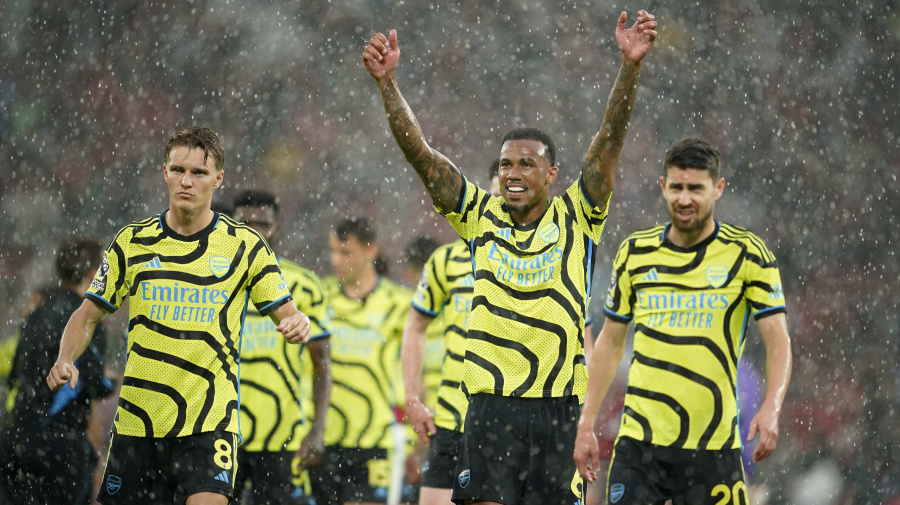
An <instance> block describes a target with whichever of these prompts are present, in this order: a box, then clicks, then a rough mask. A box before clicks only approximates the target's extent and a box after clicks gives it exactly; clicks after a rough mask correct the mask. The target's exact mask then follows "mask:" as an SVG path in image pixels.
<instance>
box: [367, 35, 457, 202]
mask: <svg viewBox="0 0 900 505" xmlns="http://www.w3.org/2000/svg"><path fill="white" fill-rule="evenodd" d="M389 35H390V40H388V38H387V37H385V36H384V35H382V34H380V33H378V34H376V35H375V36H374V37H372V40H371V41H370V42H369V45H368V46H367V47H366V50H365V52H364V53H363V64H364V65H365V67H366V70H368V71H369V74H371V75H372V77H374V78H375V82H377V83H378V91H379V92H380V93H381V101H382V103H383V104H384V111H385V113H386V114H387V120H388V125H390V128H391V133H392V134H393V136H394V140H396V141H397V145H398V146H399V147H400V150H401V151H402V152H403V156H404V157H405V158H406V161H407V162H409V164H410V165H412V167H413V168H414V169H415V171H416V173H417V174H419V178H420V179H422V182H423V183H424V184H425V190H426V191H427V192H428V194H429V195H430V196H431V200H432V201H433V202H434V203H435V205H437V207H438V208H439V209H441V210H444V211H452V210H455V208H456V205H457V203H458V200H459V194H460V191H461V189H462V184H463V178H462V174H460V172H459V169H458V168H456V166H455V165H453V163H451V162H450V160H448V159H447V158H446V157H445V156H444V155H443V154H441V153H439V152H438V151H436V150H434V149H432V148H431V147H429V145H428V142H426V141H425V135H424V134H423V133H422V128H421V127H420V126H419V122H418V121H416V116H415V115H414V114H413V112H412V109H410V107H409V104H408V103H406V100H404V99H403V95H402V94H401V93H400V88H399V87H398V86H397V79H396V77H395V75H394V70H395V69H396V68H397V62H398V61H399V58H400V47H399V45H398V44H397V32H396V31H395V30H391V32H390V34H389Z"/></svg>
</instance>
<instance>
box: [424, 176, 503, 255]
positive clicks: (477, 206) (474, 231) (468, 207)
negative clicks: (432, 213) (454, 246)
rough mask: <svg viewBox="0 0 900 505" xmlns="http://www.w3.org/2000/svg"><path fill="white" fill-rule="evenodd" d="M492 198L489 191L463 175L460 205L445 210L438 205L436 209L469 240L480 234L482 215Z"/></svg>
mask: <svg viewBox="0 0 900 505" xmlns="http://www.w3.org/2000/svg"><path fill="white" fill-rule="evenodd" d="M490 198H491V195H490V194H488V192H487V191H485V190H483V189H481V188H479V187H478V186H476V185H474V184H472V183H471V182H469V180H468V179H466V178H465V177H463V189H462V193H461V195H460V198H459V205H458V207H457V208H456V209H453V210H452V211H445V210H444V209H440V208H438V207H437V206H435V209H436V210H437V211H438V212H440V213H441V214H443V215H444V216H445V217H446V218H447V221H449V222H450V226H452V227H453V229H454V230H456V233H458V234H459V236H460V237H462V239H463V240H466V241H469V240H471V239H473V238H475V237H477V236H478V235H479V222H480V217H481V214H482V213H483V212H484V208H485V204H486V203H487V200H489V199H490Z"/></svg>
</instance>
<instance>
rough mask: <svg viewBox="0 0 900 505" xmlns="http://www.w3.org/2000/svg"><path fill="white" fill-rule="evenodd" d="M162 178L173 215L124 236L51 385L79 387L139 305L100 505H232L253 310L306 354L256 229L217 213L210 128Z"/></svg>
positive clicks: (218, 156)
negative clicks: (83, 361) (84, 361)
mask: <svg viewBox="0 0 900 505" xmlns="http://www.w3.org/2000/svg"><path fill="white" fill-rule="evenodd" d="M164 159H165V164H164V165H163V169H162V175H163V179H164V180H165V181H166V185H167V186H168V191H169V209H168V210H165V211H163V212H161V213H160V214H159V215H158V216H154V217H151V218H148V219H144V220H142V221H137V222H135V223H132V224H130V225H128V226H126V227H125V228H122V229H121V230H120V231H119V233H118V234H116V237H115V238H114V239H113V241H112V243H111V244H110V245H109V247H108V248H107V250H106V254H105V256H104V258H103V261H102V263H101V264H100V268H99V270H98V271H97V274H96V276H95V277H94V280H93V281H92V283H91V285H90V288H89V289H88V292H87V294H86V295H85V300H84V302H83V303H82V304H81V306H80V307H79V308H78V309H77V310H75V312H74V313H73V314H72V316H71V318H69V322H68V324H67V325H66V328H65V331H64V333H63V336H62V341H61V343H60V346H59V356H58V357H57V359H56V363H55V364H54V365H53V367H52V369H51V370H50V373H49V375H48V377H47V384H48V385H49V386H50V389H51V390H53V391H56V390H58V389H59V388H61V387H62V386H63V385H65V384H67V383H68V384H69V386H70V387H71V388H72V389H73V390H74V389H75V388H76V387H77V386H78V379H79V370H78V368H77V367H76V366H75V365H74V362H75V360H76V359H78V357H79V356H81V354H82V353H83V352H84V351H85V349H87V348H88V345H89V344H90V342H91V335H92V334H93V332H94V328H95V327H96V325H97V323H98V322H99V321H100V320H101V319H102V318H103V317H104V316H105V315H106V314H107V313H110V312H113V311H115V310H116V309H118V308H119V306H120V305H121V304H122V303H123V302H124V301H125V298H126V297H128V298H129V317H130V321H129V325H128V326H129V332H128V348H127V355H126V367H125V377H124V380H123V384H122V390H121V394H120V396H119V406H118V410H117V412H116V421H115V424H114V425H113V430H112V437H111V440H110V448H109V454H108V456H107V464H106V471H105V474H104V477H103V483H102V484H101V491H100V495H99V496H98V501H100V502H101V503H104V504H110V503H171V502H172V501H173V500H174V496H175V495H176V493H179V494H183V495H184V496H186V497H187V500H186V503H187V504H188V505H198V504H222V505H224V504H225V503H227V502H228V498H229V497H230V496H232V494H233V492H234V473H235V471H236V465H235V459H236V450H237V433H238V353H239V345H240V342H239V340H238V338H239V336H240V329H241V324H242V322H243V312H244V308H245V306H246V302H247V301H248V298H249V300H252V301H253V303H254V305H256V307H257V309H258V310H259V312H260V313H261V314H266V315H269V317H271V318H272V320H273V321H274V322H275V324H276V325H277V327H276V330H278V331H280V332H281V333H282V334H283V336H284V338H285V339H286V340H287V341H289V342H292V343H302V342H305V341H306V340H307V338H308V337H309V319H308V318H307V317H306V316H305V315H304V314H302V313H301V312H299V311H297V308H296V307H294V305H293V304H292V303H288V302H290V301H291V295H290V292H289V291H288V286H287V285H286V284H285V282H284V279H283V278H282V277H281V272H280V271H279V269H278V264H277V263H276V261H275V255H274V254H273V253H272V251H271V249H269V247H268V245H267V244H266V242H265V240H263V239H262V237H260V236H259V234H258V233H256V232H255V231H254V230H252V229H251V228H249V227H247V226H245V225H243V224H241V223H238V222H236V221H234V220H232V219H231V218H229V217H227V216H223V215H221V214H217V213H215V212H213V211H212V210H211V209H210V204H211V202H212V195H213V191H214V190H215V189H216V188H218V187H219V186H221V184H222V181H223V179H224V177H225V171H224V168H223V167H224V162H225V153H224V149H223V148H222V143H221V141H220V140H219V138H218V136H217V135H216V134H215V133H213V132H212V131H210V130H209V129H208V128H190V129H186V130H182V131H179V132H177V133H175V134H174V135H173V136H172V137H171V138H170V139H169V142H168V144H167V145H166V149H165V156H164Z"/></svg>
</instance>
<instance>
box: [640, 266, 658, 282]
mask: <svg viewBox="0 0 900 505" xmlns="http://www.w3.org/2000/svg"><path fill="white" fill-rule="evenodd" d="M641 280H642V281H645V282H652V281H658V280H659V274H657V273H656V269H655V268H654V269H653V270H650V271H649V272H647V273H646V274H644V276H643V277H641Z"/></svg>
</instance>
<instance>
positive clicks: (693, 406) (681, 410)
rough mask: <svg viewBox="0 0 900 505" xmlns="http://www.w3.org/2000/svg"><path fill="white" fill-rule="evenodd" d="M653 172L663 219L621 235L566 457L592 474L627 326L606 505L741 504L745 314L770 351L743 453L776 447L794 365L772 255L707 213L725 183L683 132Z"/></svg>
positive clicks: (698, 143)
mask: <svg viewBox="0 0 900 505" xmlns="http://www.w3.org/2000/svg"><path fill="white" fill-rule="evenodd" d="M663 171H664V173H663V175H662V176H661V177H660V179H659V184H660V186H661V188H662V196H663V198H664V199H665V201H666V204H667V206H668V210H669V215H670V218H671V221H670V222H669V223H666V224H662V225H658V226H655V227H653V228H649V229H646V230H641V231H638V232H635V233H633V234H631V235H630V236H629V237H628V238H627V239H625V241H624V242H623V243H622V246H621V247H620V248H619V252H618V254H617V255H616V259H615V262H614V267H613V274H612V280H611V286H610V288H609V293H608V296H607V299H606V305H605V308H604V313H605V314H606V321H605V322H604V324H603V328H602V329H601V330H600V335H599V337H598V338H597V347H596V351H597V352H595V353H594V357H593V359H592V360H591V363H590V369H589V371H588V377H589V382H588V392H587V399H586V400H585V403H584V409H583V411H582V415H581V420H580V421H579V424H578V438H577V441H576V448H575V451H574V458H575V461H576V464H577V465H578V469H579V471H580V472H581V474H582V475H583V476H584V477H585V478H586V479H587V480H588V481H590V482H593V481H594V480H595V477H596V474H595V472H596V471H597V469H598V466H599V458H598V454H597V452H598V451H597V440H596V437H595V435H594V433H593V430H592V429H591V428H592V427H593V425H594V418H595V416H596V413H597V410H598V409H599V406H600V402H601V401H602V400H603V397H604V396H605V395H606V392H607V390H608V389H609V383H610V381H611V380H612V378H613V375H614V374H615V370H616V367H617V365H618V363H619V361H620V360H621V358H622V353H623V350H624V347H625V337H626V333H627V330H628V326H629V325H630V324H631V322H632V321H633V322H634V327H635V331H634V357H633V358H632V361H631V367H630V370H629V375H628V388H627V391H626V395H625V408H624V409H623V413H622V421H621V425H620V428H619V436H618V439H617V440H616V444H615V448H614V450H613V457H612V462H611V463H610V470H609V477H608V486H607V495H608V498H609V502H610V503H616V504H637V503H663V501H665V500H667V499H671V500H672V501H673V502H674V503H675V504H679V503H691V504H695V503H709V504H714V503H735V504H737V503H744V504H746V503H748V499H747V490H746V487H745V483H744V472H743V469H742V467H741V437H740V432H739V426H738V404H737V373H738V360H739V359H740V357H741V352H742V350H743V347H744V330H745V327H746V323H747V319H748V317H749V316H750V315H751V314H752V315H753V317H754V319H756V322H757V325H758V326H759V330H760V334H761V335H762V339H763V342H765V345H766V355H767V365H766V368H767V370H766V372H767V377H768V380H767V382H768V384H767V388H766V395H765V400H764V401H763V403H762V406H761V407H760V409H759V411H758V412H757V413H756V415H755V416H754V417H753V420H752V421H751V422H750V431H749V435H748V437H747V439H748V441H749V440H752V439H753V438H755V436H756V435H757V433H758V434H759V443H758V444H757V447H756V450H755V451H754V455H753V460H754V461H761V460H763V459H765V458H766V457H767V456H769V454H771V453H772V451H773V450H774V449H775V445H776V442H777V441H778V416H779V413H780V412H781V406H782V402H783V401H784V395H785V392H786V390H787V386H788V381H789V377H790V372H791V350H790V337H789V336H788V331H787V323H786V319H785V306H784V293H783V292H782V288H781V280H780V276H779V273H778V267H777V266H776V263H775V257H774V256H773V255H772V253H771V252H770V251H769V249H768V248H767V247H766V245H765V243H763V241H762V240H761V239H760V238H759V237H757V236H756V235H754V234H753V233H751V232H749V231H747V230H746V229H744V228H741V227H739V226H734V225H730V224H725V223H721V222H719V221H716V220H715V219H714V217H713V209H714V207H715V202H716V200H718V199H719V197H721V196H722V191H723V190H724V189H725V179H723V178H722V177H721V176H720V175H719V153H718V151H717V150H716V149H715V148H714V147H713V146H711V145H710V144H709V143H708V142H706V141H704V140H701V139H698V138H684V139H682V140H679V141H677V142H675V143H674V144H673V145H672V146H671V147H670V148H669V150H668V151H667V152H666V158H665V162H664V165H663Z"/></svg>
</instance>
